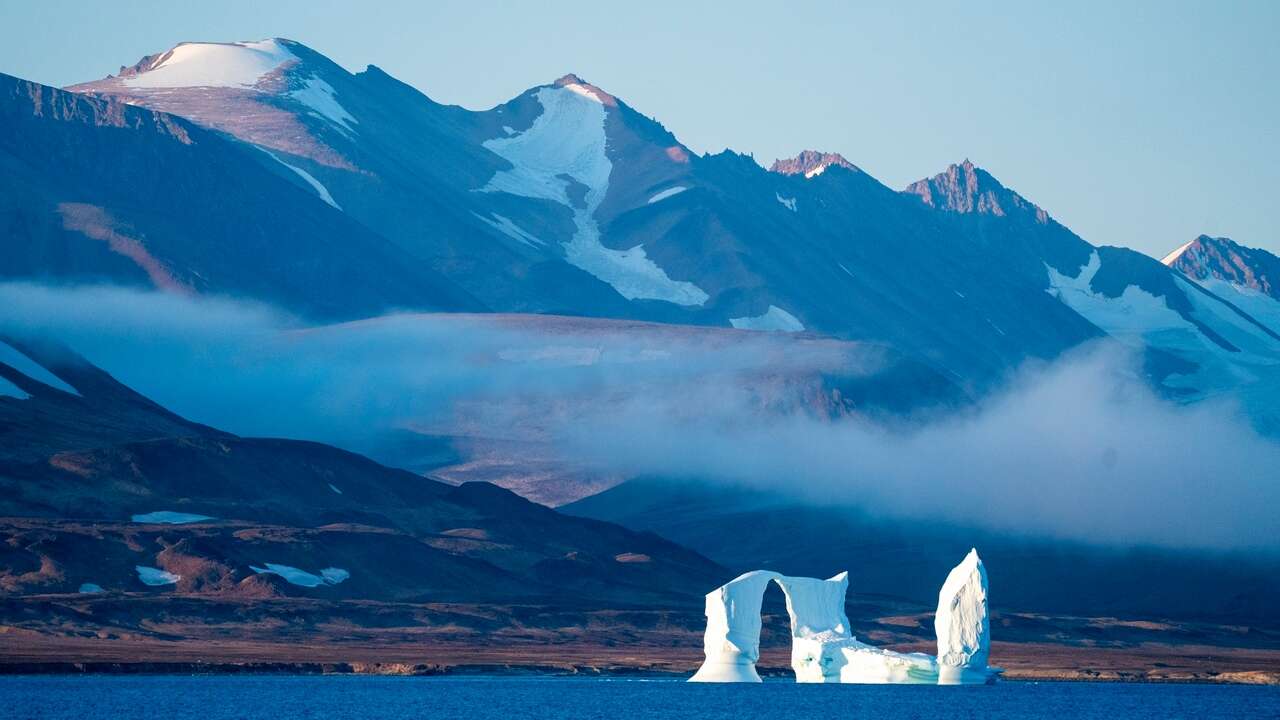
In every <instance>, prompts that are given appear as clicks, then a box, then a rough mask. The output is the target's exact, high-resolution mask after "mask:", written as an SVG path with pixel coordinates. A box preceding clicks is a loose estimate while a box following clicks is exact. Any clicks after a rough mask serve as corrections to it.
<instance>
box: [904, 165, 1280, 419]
mask: <svg viewBox="0 0 1280 720" xmlns="http://www.w3.org/2000/svg"><path fill="white" fill-rule="evenodd" d="M906 192H907V193H908V194H911V195H915V196H917V197H919V198H920V200H921V202H923V203H924V204H926V205H928V206H930V207H936V208H938V209H939V210H942V211H943V212H944V213H947V214H949V215H951V216H952V217H953V218H954V219H955V221H956V224H957V225H958V227H959V228H961V230H962V231H963V232H964V233H965V234H967V235H968V236H969V237H970V238H971V239H972V241H973V242H974V243H975V244H981V245H982V246H983V247H985V248H986V249H987V251H988V252H989V253H991V254H999V255H1001V256H1002V259H1003V261H1004V262H1005V263H1006V266H1007V268H1008V269H1009V270H1010V271H1012V272H1018V273H1022V274H1025V275H1026V277H1027V278H1028V279H1029V281H1030V282H1034V283H1039V284H1040V287H1042V288H1043V290H1044V291H1045V292H1047V293H1049V294H1050V295H1051V296H1053V297H1055V298H1058V299H1059V300H1060V301H1061V302H1062V303H1063V304H1064V305H1066V306H1068V307H1070V308H1071V309H1072V310H1074V311H1075V312H1077V313H1078V314H1079V315H1080V316H1082V317H1084V318H1087V319H1088V320H1089V321H1090V322H1091V323H1093V324H1094V325H1096V326H1097V327H1098V328H1100V329H1101V330H1103V331H1105V332H1106V333H1107V334H1108V335H1111V336H1113V337H1115V338H1117V339H1118V340H1120V341H1121V342H1124V343H1126V344H1129V345H1131V346H1133V347H1136V348H1138V349H1141V350H1143V351H1145V352H1146V353H1147V361H1148V362H1147V366H1148V370H1149V371H1150V373H1151V375H1152V379H1153V380H1155V381H1156V382H1157V384H1158V386H1159V387H1160V388H1162V389H1163V390H1164V391H1165V392H1166V393H1167V394H1169V395H1172V396H1174V397H1179V398H1183V399H1198V398H1203V397H1207V396H1212V395H1218V394H1223V393H1236V392H1239V393H1241V394H1242V395H1243V396H1244V397H1245V401H1246V404H1248V405H1252V406H1254V407H1255V409H1256V410H1257V411H1258V412H1256V413H1255V416H1257V417H1259V418H1260V424H1261V425H1262V426H1263V427H1264V429H1268V428H1272V427H1273V426H1274V427H1280V426H1275V425H1274V423H1275V420H1276V419H1277V418H1276V417H1275V414H1274V413H1272V412H1267V410H1266V408H1267V406H1268V405H1269V404H1270V403H1271V402H1272V401H1273V400H1274V399H1275V398H1277V397H1280V334H1277V333H1276V332H1275V331H1273V330H1272V329H1271V328H1270V327H1268V326H1267V325H1266V324H1265V323H1263V322H1261V321H1259V320H1258V318H1257V317H1255V316H1253V315H1250V314H1249V313H1248V312H1247V311H1246V310H1244V309H1242V308H1241V307H1240V306H1238V305H1234V304H1232V302H1228V301H1227V300H1224V299H1223V297H1224V296H1222V295H1221V294H1214V293H1213V292H1207V291H1206V290H1205V289H1204V288H1202V287H1198V286H1196V285H1195V284H1194V283H1189V282H1187V280H1186V279H1185V278H1184V277H1183V276H1182V275H1181V274H1180V273H1178V272H1174V271H1172V270H1170V269H1169V268H1167V267H1165V266H1164V265H1161V264H1160V263H1159V262H1157V261H1155V260H1153V259H1152V258H1149V257H1147V256H1146V255H1143V254H1141V253H1138V252H1135V251H1133V250H1129V249H1127V248H1117V247H1094V246H1092V245H1090V244H1089V243H1087V242H1085V241H1084V240H1083V239H1081V238H1080V237H1079V236H1077V235H1075V234H1074V233H1072V232H1071V231H1070V230H1068V229H1067V228H1065V227H1064V226H1062V225H1060V224H1059V223H1058V222H1057V221H1055V220H1054V219H1053V218H1052V217H1050V216H1049V214H1048V213H1046V212H1045V211H1044V210H1042V209H1041V208H1039V207H1036V206H1035V205H1034V204H1032V203H1030V202H1029V201H1027V200H1026V199H1025V198H1023V197H1022V196H1020V195H1018V194H1017V193H1015V192H1013V191H1012V190H1009V189H1008V188H1006V187H1004V186H1003V185H1001V184H1000V183H999V182H998V181H997V180H996V179H995V178H993V177H992V176H991V175H990V174H988V173H986V172H985V171H983V170H982V169H981V168H977V167H975V166H974V165H973V164H972V163H970V162H968V161H966V162H964V163H963V164H961V165H954V166H952V167H950V168H948V169H947V170H946V171H945V172H943V173H941V174H939V175H937V176H935V177H933V178H930V179H928V180H922V181H920V182H917V183H914V184H913V185H911V186H910V187H908V188H907V190H906ZM1210 289H1213V288H1210Z"/></svg>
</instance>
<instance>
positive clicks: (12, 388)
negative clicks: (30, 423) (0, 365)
mask: <svg viewBox="0 0 1280 720" xmlns="http://www.w3.org/2000/svg"><path fill="white" fill-rule="evenodd" d="M0 395H4V396H6V397H12V398H18V399H19V400H26V399H27V398H29V397H31V396H30V395H28V394H27V393H25V392H23V390H22V388H20V387H18V386H17V385H14V384H13V383H11V382H9V381H8V380H7V379H5V378H2V377H0Z"/></svg>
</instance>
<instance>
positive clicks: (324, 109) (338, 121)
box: [289, 76, 359, 134]
mask: <svg viewBox="0 0 1280 720" xmlns="http://www.w3.org/2000/svg"><path fill="white" fill-rule="evenodd" d="M289 97H291V98H293V99H294V100H297V101H298V102H300V103H302V104H303V105H306V106H307V107H308V108H310V109H311V112H312V113H313V114H315V115H316V116H318V117H322V118H324V119H326V120H328V121H329V122H331V123H333V124H334V125H335V126H337V127H338V129H340V130H343V131H344V132H346V133H347V134H350V133H352V132H354V131H355V128H354V127H352V125H353V124H354V123H356V122H359V121H358V120H356V119H355V117H354V116H353V115H352V114H351V113H349V112H347V109H346V108H344V107H342V104H341V103H339V102H338V96H337V93H336V92H335V91H334V89H333V86H332V85H330V84H329V83H327V82H325V81H324V80H321V79H320V78H318V77H315V76H312V77H309V78H307V79H306V81H304V82H303V86H302V87H301V88H299V89H297V90H293V91H290V93H289Z"/></svg>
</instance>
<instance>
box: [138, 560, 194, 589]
mask: <svg viewBox="0 0 1280 720" xmlns="http://www.w3.org/2000/svg"><path fill="white" fill-rule="evenodd" d="M133 569H134V570H137V571H138V579H139V580H141V581H142V584H143V585H151V586H152V587H159V586H161V585H173V584H174V583H176V582H178V581H179V580H181V579H182V576H181V575H174V574H173V573H171V572H169V571H167V570H161V569H160V568H153V567H147V566H145V565H135V566H134V567H133Z"/></svg>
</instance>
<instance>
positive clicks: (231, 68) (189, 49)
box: [123, 40, 298, 88]
mask: <svg viewBox="0 0 1280 720" xmlns="http://www.w3.org/2000/svg"><path fill="white" fill-rule="evenodd" d="M297 59H298V58H297V56H295V55H294V54H293V53H291V52H289V51H288V50H287V49H286V48H285V47H284V45H282V44H280V42H279V41H277V40H259V41H257V42H238V43H182V44H181V45H178V46H177V47H175V48H173V49H172V50H170V51H169V52H167V53H165V54H164V55H162V56H160V57H159V58H157V59H156V61H155V63H154V64H153V65H152V66H151V67H149V68H147V69H146V70H144V71H142V72H141V73H139V74H138V75H135V76H133V77H127V78H124V80H123V82H124V84H125V85H126V86H127V87H132V88H179V87H231V88H252V87H254V86H255V85H257V84H258V82H259V81H260V80H262V77H263V76H264V75H266V74H267V73H269V72H271V71H273V70H275V69H276V68H278V67H280V66H281V65H283V64H284V63H286V62H290V61H293V60H297Z"/></svg>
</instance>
